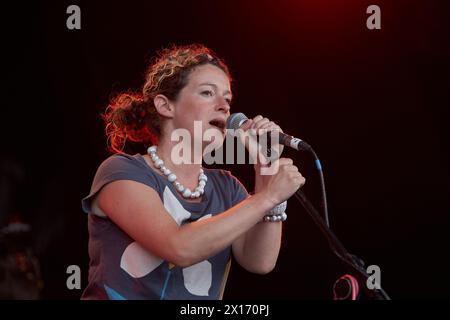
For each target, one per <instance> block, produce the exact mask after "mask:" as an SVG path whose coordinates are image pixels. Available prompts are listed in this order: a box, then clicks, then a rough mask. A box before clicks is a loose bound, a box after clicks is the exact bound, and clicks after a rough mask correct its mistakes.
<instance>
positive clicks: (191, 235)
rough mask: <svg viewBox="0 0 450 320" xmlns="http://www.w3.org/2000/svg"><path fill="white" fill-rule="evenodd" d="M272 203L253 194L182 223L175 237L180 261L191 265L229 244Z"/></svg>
mask: <svg viewBox="0 0 450 320" xmlns="http://www.w3.org/2000/svg"><path fill="white" fill-rule="evenodd" d="M272 206H273V203H272V202H271V200H269V199H268V198H267V197H266V196H265V195H264V194H259V195H254V196H252V197H250V198H248V199H246V200H244V201H242V202H241V203H240V204H239V205H237V206H234V207H232V208H230V209H229V210H227V211H225V212H223V213H221V214H218V215H216V216H213V217H211V218H209V219H205V220H200V221H196V222H193V223H189V224H185V225H183V226H181V227H180V228H179V230H178V232H176V234H175V235H174V237H173V242H174V243H173V246H174V248H176V251H177V252H178V255H179V256H180V259H179V261H180V262H181V264H182V265H183V266H188V265H192V264H195V263H197V262H199V261H202V260H204V259H207V258H208V257H210V256H212V255H214V254H215V253H217V252H219V251H221V250H223V249H224V248H226V247H227V246H230V245H231V244H232V243H233V241H234V240H236V239H237V238H238V237H240V236H241V235H243V234H244V233H245V232H247V231H248V230H249V229H251V228H252V227H254V226H255V224H257V223H258V222H259V221H261V219H262V218H263V216H264V214H265V213H266V212H267V211H268V210H270V209H271V208H272ZM258 233H259V232H258ZM179 264H180V263H179Z"/></svg>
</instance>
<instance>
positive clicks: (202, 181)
mask: <svg viewBox="0 0 450 320" xmlns="http://www.w3.org/2000/svg"><path fill="white" fill-rule="evenodd" d="M156 149H157V147H156V146H151V147H149V148H148V149H147V153H148V154H149V156H150V158H151V159H152V161H153V164H154V165H155V167H156V168H158V169H159V170H160V171H161V172H162V173H163V174H164V175H165V176H166V177H167V180H169V182H172V183H173V185H174V186H175V189H177V190H178V192H180V193H181V194H182V195H183V197H184V198H186V199H196V198H199V197H200V196H201V195H202V194H204V193H205V186H206V181H208V177H207V176H206V175H205V174H204V173H203V169H200V174H199V175H198V186H197V187H196V188H195V190H194V192H192V191H191V189H189V188H186V187H185V186H183V185H182V184H181V183H179V182H178V181H177V176H176V175H175V174H174V173H172V172H171V171H170V170H169V169H167V168H166V167H165V166H164V161H163V160H162V159H160V158H159V157H158V155H157V154H156Z"/></svg>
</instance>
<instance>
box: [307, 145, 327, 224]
mask: <svg viewBox="0 0 450 320" xmlns="http://www.w3.org/2000/svg"><path fill="white" fill-rule="evenodd" d="M309 151H310V152H311V154H312V156H313V157H314V162H315V164H316V169H317V171H319V179H320V190H321V193H322V196H321V206H322V210H323V216H324V218H325V224H326V225H327V227H328V228H330V218H329V215H328V201H327V192H326V190H325V178H324V177H323V170H322V164H321V163H320V160H319V157H318V156H317V154H316V152H315V151H314V150H313V148H311V147H309Z"/></svg>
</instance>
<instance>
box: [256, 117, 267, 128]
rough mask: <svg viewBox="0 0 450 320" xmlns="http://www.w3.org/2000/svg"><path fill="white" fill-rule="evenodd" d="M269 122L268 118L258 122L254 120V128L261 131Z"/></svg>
mask: <svg viewBox="0 0 450 320" xmlns="http://www.w3.org/2000/svg"><path fill="white" fill-rule="evenodd" d="M268 122H270V120H269V119H267V118H261V119H259V120H257V121H255V120H254V124H253V128H254V129H261V127H262V126H263V125H264V124H266V123H268Z"/></svg>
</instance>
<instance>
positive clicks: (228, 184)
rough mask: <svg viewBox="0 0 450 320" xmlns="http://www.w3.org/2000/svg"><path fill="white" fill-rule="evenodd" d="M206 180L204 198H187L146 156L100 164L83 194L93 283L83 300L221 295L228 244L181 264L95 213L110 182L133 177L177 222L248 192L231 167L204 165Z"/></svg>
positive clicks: (212, 211)
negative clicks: (97, 200)
mask: <svg viewBox="0 0 450 320" xmlns="http://www.w3.org/2000/svg"><path fill="white" fill-rule="evenodd" d="M204 172H205V174H206V176H207V177H208V182H207V183H206V187H205V193H204V195H203V197H202V201H201V202H200V203H192V202H187V201H185V200H184V199H183V197H182V196H180V195H179V193H178V192H177V191H176V189H175V188H174V186H173V185H172V183H170V182H169V181H168V180H167V178H166V177H164V176H161V175H159V174H158V173H156V172H155V171H154V170H153V169H152V168H151V167H150V166H149V165H148V164H147V163H146V162H145V160H144V158H143V157H142V155H140V154H135V155H128V154H115V155H113V156H111V157H109V158H108V159H106V160H105V161H104V162H103V163H102V164H101V165H100V166H99V168H98V170H97V173H96V175H95V177H94V181H93V183H92V187H91V192H90V194H89V195H88V196H87V197H85V198H83V199H82V208H83V211H84V212H86V213H89V215H88V229H89V256H90V264H89V283H88V286H87V287H86V289H85V290H84V292H83V295H82V297H81V298H82V299H121V300H123V299H126V300H128V299H133V300H135V299H168V300H170V299H177V300H179V299H219V298H220V294H221V288H222V285H223V281H224V274H225V270H226V267H227V263H228V262H229V259H230V251H231V250H230V249H231V248H230V247H228V248H226V249H225V250H223V251H221V252H219V253H217V254H216V255H214V256H212V257H209V258H208V259H207V260H204V261H202V262H199V263H197V264H195V265H192V266H190V267H186V268H181V267H178V266H174V265H173V264H171V263H169V262H168V261H164V260H163V259H161V258H159V257H157V256H156V255H154V254H152V252H150V251H148V250H147V249H145V248H143V247H142V246H141V245H140V244H139V243H137V242H136V241H134V240H133V239H132V238H130V236H128V234H126V233H125V232H124V231H123V230H121V229H120V228H119V227H118V226H117V225H116V224H114V223H113V222H112V221H111V220H110V219H108V218H107V217H101V216H99V215H98V214H94V213H93V211H94V210H93V208H92V200H93V199H94V197H95V195H96V194H97V193H98V192H99V191H100V190H101V188H102V187H103V186H105V185H106V184H108V183H110V182H112V181H115V180H133V181H137V182H140V183H143V184H145V185H147V186H149V187H150V188H153V189H154V190H155V191H156V192H157V193H158V195H159V197H160V198H161V202H162V203H163V204H164V207H165V208H166V210H167V212H168V213H169V214H170V216H171V217H172V218H173V219H174V220H175V221H176V222H177V223H178V224H179V225H181V224H185V223H190V222H193V221H197V220H200V219H208V218H210V217H211V216H214V215H217V214H219V213H221V212H224V211H226V210H227V209H229V208H230V207H233V206H235V205H236V204H238V203H239V202H241V201H242V200H244V199H245V198H247V196H248V193H247V191H246V190H245V188H244V186H243V185H242V184H241V183H240V182H239V181H238V180H237V179H236V178H235V177H233V176H232V175H231V173H230V172H228V171H224V170H217V169H204Z"/></svg>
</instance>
